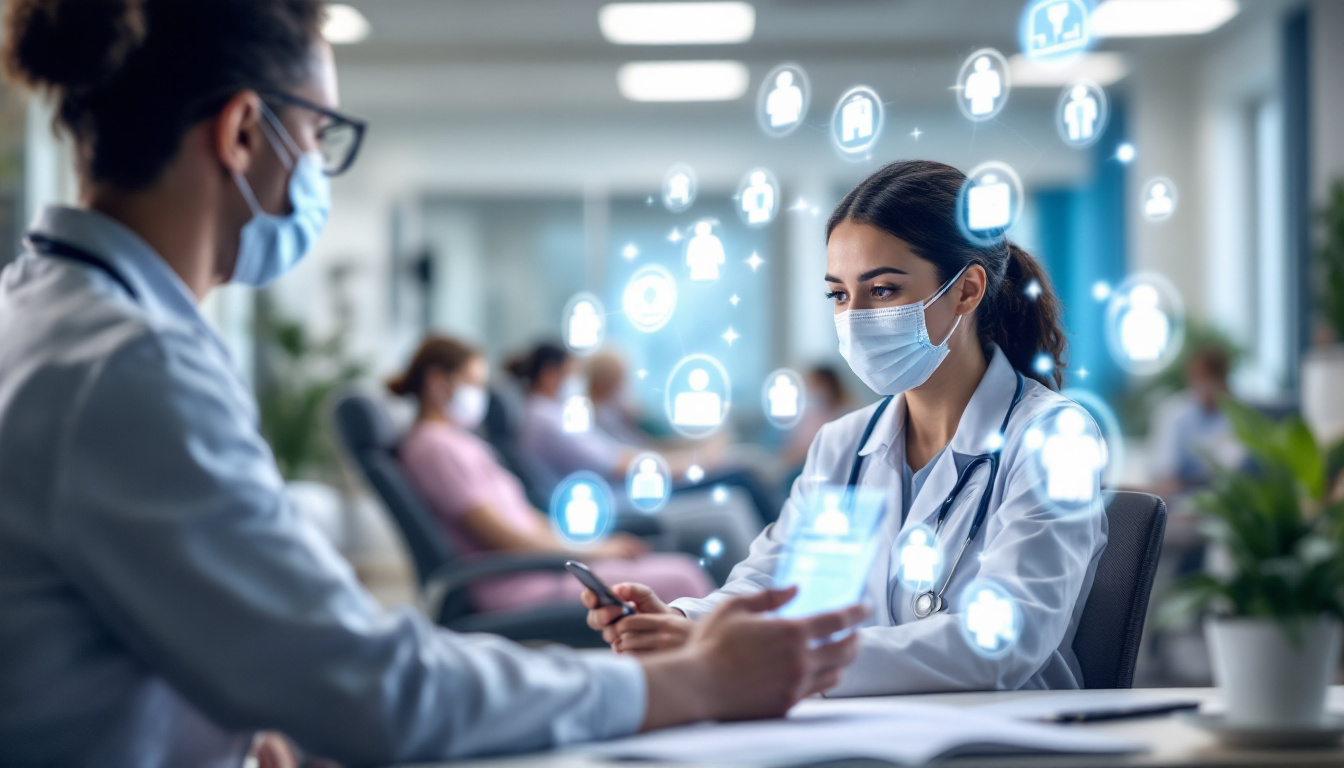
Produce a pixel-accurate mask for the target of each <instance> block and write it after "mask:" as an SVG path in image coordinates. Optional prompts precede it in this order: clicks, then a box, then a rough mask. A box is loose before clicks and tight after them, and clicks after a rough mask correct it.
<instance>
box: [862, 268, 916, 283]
mask: <svg viewBox="0 0 1344 768" xmlns="http://www.w3.org/2000/svg"><path fill="white" fill-rule="evenodd" d="M908 274H910V273H909V272H906V271H905V270H903V269H897V268H895V267H878V268H877V269H870V270H868V271H867V272H864V273H863V274H862V275H859V282H860V283H866V282H868V281H869V280H872V279H873V278H874V277H877V276H878V275H908Z"/></svg>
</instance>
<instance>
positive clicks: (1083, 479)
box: [1041, 408, 1106, 504]
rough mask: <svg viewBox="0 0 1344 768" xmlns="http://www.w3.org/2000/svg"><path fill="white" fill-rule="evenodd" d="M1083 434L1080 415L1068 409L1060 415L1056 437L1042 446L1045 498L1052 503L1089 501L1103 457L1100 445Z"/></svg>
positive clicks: (1085, 424) (1085, 427)
mask: <svg viewBox="0 0 1344 768" xmlns="http://www.w3.org/2000/svg"><path fill="white" fill-rule="evenodd" d="M1086 430H1087V420H1086V419H1084V418H1083V414H1082V412H1081V411H1078V410H1077V409H1074V408H1070V409H1068V410H1066V411H1064V412H1063V413H1061V414H1059V417H1058V418H1057V419H1056V420H1055V433H1054V434H1052V435H1051V436H1050V437H1047V438H1046V439H1045V444H1044V445H1042V446H1041V464H1042V465H1043V466H1044V467H1045V487H1046V495H1048V496H1049V497H1050V499H1051V500H1052V501H1058V502H1063V503H1068V504H1077V503H1081V502H1087V501H1091V500H1092V497H1093V495H1094V492H1095V490H1096V487H1097V472H1099V471H1101V469H1102V468H1103V467H1104V466H1105V465H1106V454H1105V451H1104V450H1103V449H1102V446H1101V441H1100V440H1098V439H1097V438H1096V437H1094V436H1092V435H1089V434H1087V432H1086Z"/></svg>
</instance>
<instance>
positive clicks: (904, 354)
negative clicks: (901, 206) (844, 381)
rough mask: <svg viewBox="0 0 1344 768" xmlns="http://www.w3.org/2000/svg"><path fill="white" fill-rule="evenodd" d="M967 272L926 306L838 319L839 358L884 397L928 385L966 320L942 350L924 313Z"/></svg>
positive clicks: (856, 311) (858, 312)
mask: <svg viewBox="0 0 1344 768" xmlns="http://www.w3.org/2000/svg"><path fill="white" fill-rule="evenodd" d="M965 271H966V270H965V268H963V269H962V270H961V272H958V273H957V274H956V275H955V276H954V277H953V278H952V279H951V280H948V281H947V283H946V284H944V285H943V287H942V288H939V289H938V292H937V293H935V294H934V295H933V296H931V297H930V298H929V299H928V300H927V301H921V302H915V303H914V304H905V305H902V306H899V307H884V308H882V309H851V310H849V311H847V312H841V313H840V314H838V315H836V316H835V331H836V333H837V334H838V335H839V337H840V354H841V355H842V356H843V357H844V358H845V362H847V363H849V367H850V369H851V370H853V371H854V374H855V375H856V376H858V377H859V378H860V379H862V380H863V383H864V384H867V385H868V387H869V388H870V389H872V390H873V391H874V392H876V393H877V394H879V395H895V394H899V393H901V392H905V391H906V390H910V389H914V388H915V387H918V386H919V385H920V384H923V383H924V382H926V381H928V380H929V377H930V376H932V375H933V372H934V371H935V370H937V369H938V366H939V365H940V364H941V363H942V362H943V360H944V359H945V358H946V357H947V352H948V348H947V342H948V339H951V338H952V334H953V333H954V332H956V330H957V326H958V325H960V324H961V315H957V319H956V321H955V322H953V323H952V330H950V331H948V332H947V338H945V339H943V342H942V343H941V344H934V343H933V341H932V340H931V339H929V329H928V327H927V326H926V325H925V321H924V310H925V309H926V308H928V307H930V306H932V305H933V303H934V302H935V301H937V300H938V299H940V298H942V297H943V294H945V293H947V290H948V289H949V288H951V287H952V286H953V284H955V283H956V282H957V280H958V278H960V277H961V274H962V272H965Z"/></svg>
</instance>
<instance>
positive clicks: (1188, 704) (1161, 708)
mask: <svg viewBox="0 0 1344 768" xmlns="http://www.w3.org/2000/svg"><path fill="white" fill-rule="evenodd" d="M1190 709H1199V702H1198V701H1172V702H1163V703H1160V704H1140V705H1137V706H1133V707H1127V708H1124V709H1091V710H1081V711H1078V712H1060V713H1059V714H1057V715H1048V716H1046V717H1042V718H1040V721H1041V722H1043V723H1098V722H1102V721H1105V720H1129V719H1132V718H1136V717H1156V716H1158V715H1169V714H1171V713H1172V712H1182V711H1185V710H1190Z"/></svg>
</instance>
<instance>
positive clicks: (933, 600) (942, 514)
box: [845, 371, 1026, 619]
mask: <svg viewBox="0 0 1344 768" xmlns="http://www.w3.org/2000/svg"><path fill="white" fill-rule="evenodd" d="M1013 373H1015V374H1016V375H1017V389H1016V390H1015V391H1014V392H1013V401H1012V402H1011V403H1009V404H1008V412H1007V413H1006V414H1004V416H1003V424H1001V425H999V435H1000V437H1002V436H1003V435H1006V434H1008V420H1009V419H1011V418H1012V417H1013V411H1014V410H1016V409H1017V404H1018V403H1020V402H1021V401H1022V390H1023V389H1024V388H1025V385H1026V383H1025V381H1024V379H1023V378H1022V374H1021V373H1020V372H1018V371H1014V372H1013ZM891 400H892V398H890V397H888V398H886V399H885V400H883V401H882V402H881V403H880V404H878V406H877V410H876V411H874V412H873V416H872V418H871V419H869V420H868V426H867V427H865V428H864V430H863V435H862V436H861V437H860V438H859V448H858V450H856V451H855V453H854V463H853V464H851V465H850V468H849V482H847V483H846V484H845V485H846V488H847V489H849V490H850V491H851V492H852V491H853V489H854V488H855V487H857V486H858V484H859V473H860V472H861V471H862V470H863V460H864V456H863V455H862V454H861V453H859V452H858V451H860V450H862V449H863V446H864V445H866V444H867V443H868V438H870V437H872V434H873V429H874V428H876V427H877V421H878V419H880V418H882V413H883V412H884V411H886V410H887V406H888V405H890V404H891ZM1002 453H1003V443H1002V440H1000V441H999V443H998V444H997V445H995V446H994V449H993V450H991V451H990V452H989V453H982V454H980V455H979V456H975V457H973V458H972V459H971V460H970V462H969V463H968V464H967V465H966V466H965V467H963V468H962V470H961V473H960V474H959V475H958V476H957V482H956V484H955V485H953V486H952V492H951V493H949V494H948V495H947V498H946V499H944V500H943V505H942V506H941V507H939V508H938V522H937V523H935V525H934V529H933V536H934V539H935V540H937V538H938V534H939V533H942V530H943V524H944V523H946V522H947V515H948V513H949V512H951V511H952V505H953V504H955V503H956V500H957V496H958V495H960V494H961V491H962V489H963V488H965V487H966V483H967V482H968V481H969V480H970V479H971V475H972V474H974V473H975V470H976V468H978V467H979V466H980V465H981V464H988V465H989V482H988V483H986V484H985V489H984V490H983V491H981V492H980V504H979V506H978V507H976V510H975V517H974V518H973V519H972V520H971V527H970V530H968V531H967V532H966V540H965V541H963V542H962V543H961V549H960V550H958V551H957V558H956V559H955V560H953V561H952V567H951V568H949V569H948V571H947V576H946V577H945V578H944V579H943V585H942V586H941V587H939V588H938V589H937V590H932V589H930V590H928V591H925V592H920V593H919V594H917V595H915V597H914V600H913V608H914V611H915V617H916V618H920V619H927V618H928V617H930V616H932V615H933V614H935V613H938V612H939V611H941V610H943V609H944V608H946V607H947V603H946V601H945V600H944V599H943V593H944V592H946V591H947V587H948V585H949V584H951V583H952V577H953V576H954V575H956V572H957V566H958V565H959V564H960V563H961V558H962V555H965V554H966V548H967V547H969V546H970V545H971V542H972V541H974V540H975V536H976V534H978V533H980V527H981V526H983V525H984V523H985V518H986V517H988V516H989V499H990V495H991V494H992V493H993V492H994V481H995V480H996V479H997V478H998V476H999V457H1000V455H1001V454H1002Z"/></svg>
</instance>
